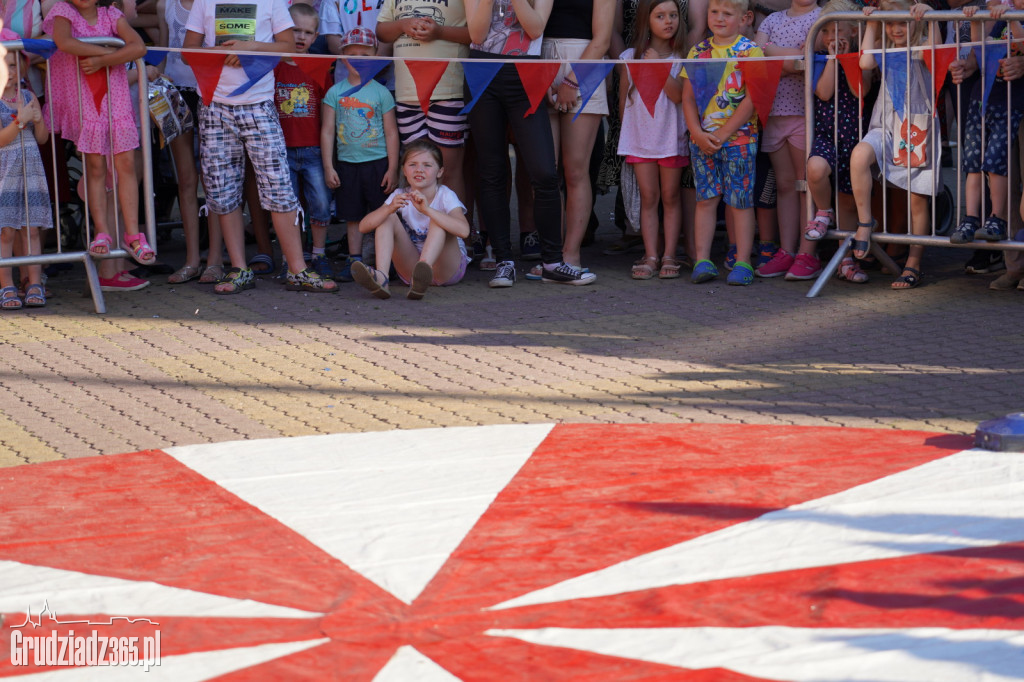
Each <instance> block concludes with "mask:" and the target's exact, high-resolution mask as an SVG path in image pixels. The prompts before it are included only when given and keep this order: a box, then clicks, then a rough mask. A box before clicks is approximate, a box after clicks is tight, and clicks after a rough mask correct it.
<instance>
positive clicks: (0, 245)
mask: <svg viewBox="0 0 1024 682" xmlns="http://www.w3.org/2000/svg"><path fill="white" fill-rule="evenodd" d="M15 232H18V230H15V229H14V228H13V227H3V228H0V258H10V257H11V256H13V255H14V238H15ZM12 286H14V275H13V271H12V268H0V288H6V287H12Z"/></svg>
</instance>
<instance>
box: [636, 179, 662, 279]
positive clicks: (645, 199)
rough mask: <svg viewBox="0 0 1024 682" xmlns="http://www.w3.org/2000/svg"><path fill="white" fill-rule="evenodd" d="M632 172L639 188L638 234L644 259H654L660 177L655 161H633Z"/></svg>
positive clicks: (656, 241)
mask: <svg viewBox="0 0 1024 682" xmlns="http://www.w3.org/2000/svg"><path fill="white" fill-rule="evenodd" d="M633 172H634V173H635V174H636V182H637V185H638V186H639V188H640V235H641V236H642V237H643V240H644V259H645V260H646V259H648V258H653V259H655V260H657V259H658V257H659V256H660V255H661V254H660V253H658V232H659V224H658V204H659V203H660V201H661V178H660V174H659V173H658V164H656V163H634V164H633Z"/></svg>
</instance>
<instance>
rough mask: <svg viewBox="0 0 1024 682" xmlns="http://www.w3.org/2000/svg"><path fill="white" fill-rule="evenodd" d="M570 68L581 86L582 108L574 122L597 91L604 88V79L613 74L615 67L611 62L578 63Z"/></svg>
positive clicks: (573, 118)
mask: <svg viewBox="0 0 1024 682" xmlns="http://www.w3.org/2000/svg"><path fill="white" fill-rule="evenodd" d="M570 66H572V72H573V73H574V74H576V78H577V79H578V80H579V86H580V108H579V109H577V110H576V115H575V116H573V117H572V120H574V121H575V120H576V119H577V118H579V115H580V114H581V113H583V107H585V106H587V102H589V101H590V98H591V97H593V96H594V93H595V92H596V91H597V89H598V88H603V87H604V79H605V78H607V77H608V74H609V73H611V72H612V69H613V68H615V65H614V64H612V63H610V62H608V63H605V62H576V63H573V64H570Z"/></svg>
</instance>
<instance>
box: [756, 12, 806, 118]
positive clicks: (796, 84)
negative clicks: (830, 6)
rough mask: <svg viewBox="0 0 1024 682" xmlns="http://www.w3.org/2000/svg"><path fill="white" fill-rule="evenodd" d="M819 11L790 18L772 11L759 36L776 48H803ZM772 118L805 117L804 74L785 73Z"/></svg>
mask: <svg viewBox="0 0 1024 682" xmlns="http://www.w3.org/2000/svg"><path fill="white" fill-rule="evenodd" d="M819 14H821V8H820V7H815V8H814V9H813V10H812V11H810V12H807V13H806V14H801V15H799V16H796V17H791V16H789V10H785V11H782V12H774V13H772V14H769V15H768V17H767V18H766V19H765V20H764V21H762V22H761V25H760V26H759V27H758V29H757V31H758V33H764V34H765V35H766V36H767V37H768V42H769V43H772V44H773V45H778V46H779V47H803V45H804V43H805V42H807V34H808V33H809V32H810V30H811V26H813V25H814V22H815V21H817V20H818V15H819ZM771 115H772V116H803V115H804V75H803V73H786V74H783V75H782V78H780V79H779V88H778V90H777V91H776V93H775V104H773V105H772V111H771Z"/></svg>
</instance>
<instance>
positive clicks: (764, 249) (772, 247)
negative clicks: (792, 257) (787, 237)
mask: <svg viewBox="0 0 1024 682" xmlns="http://www.w3.org/2000/svg"><path fill="white" fill-rule="evenodd" d="M778 252H779V245H778V244H776V243H775V242H761V245H760V248H759V249H758V250H757V251H755V253H756V254H757V262H756V263H754V269H755V270H756V269H757V268H759V267H761V266H762V265H768V263H770V262H771V260H772V258H775V254H776V253H778Z"/></svg>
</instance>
